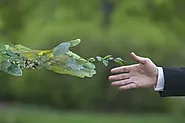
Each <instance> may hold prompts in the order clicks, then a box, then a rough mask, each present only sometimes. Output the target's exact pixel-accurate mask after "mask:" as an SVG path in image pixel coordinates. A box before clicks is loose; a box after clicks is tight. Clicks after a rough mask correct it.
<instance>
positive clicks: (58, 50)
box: [53, 42, 71, 56]
mask: <svg viewBox="0 0 185 123" xmlns="http://www.w3.org/2000/svg"><path fill="white" fill-rule="evenodd" d="M70 45H71V44H70V43H69V42H64V43H61V44H60V45H58V46H57V47H55V48H54V49H53V55H54V56H59V55H62V54H65V53H67V52H68V51H69V47H70Z"/></svg>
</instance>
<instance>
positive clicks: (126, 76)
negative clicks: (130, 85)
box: [109, 73, 130, 81]
mask: <svg viewBox="0 0 185 123" xmlns="http://www.w3.org/2000/svg"><path fill="white" fill-rule="evenodd" d="M129 78H130V77H129V74H128V73H125V74H118V75H112V76H110V77H109V80H110V81H118V80H122V79H129Z"/></svg>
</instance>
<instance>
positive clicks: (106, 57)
mask: <svg viewBox="0 0 185 123" xmlns="http://www.w3.org/2000/svg"><path fill="white" fill-rule="evenodd" d="M110 58H112V55H107V56H105V57H104V58H103V59H104V60H108V59H110Z"/></svg>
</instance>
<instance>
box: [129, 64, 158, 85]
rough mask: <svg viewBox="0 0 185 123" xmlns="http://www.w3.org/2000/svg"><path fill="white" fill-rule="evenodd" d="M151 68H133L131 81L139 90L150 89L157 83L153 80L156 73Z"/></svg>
mask: <svg viewBox="0 0 185 123" xmlns="http://www.w3.org/2000/svg"><path fill="white" fill-rule="evenodd" d="M150 67H151V66H150V65H148V64H146V65H143V64H136V65H133V66H132V67H131V69H130V72H129V74H130V79H131V81H133V83H134V84H135V85H136V87H137V88H140V87H150V86H152V85H153V84H154V83H155V82H154V80H153V78H154V76H153V74H154V72H155V71H153V70H152V69H150ZM152 67H153V66H152Z"/></svg>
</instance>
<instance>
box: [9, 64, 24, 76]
mask: <svg viewBox="0 0 185 123" xmlns="http://www.w3.org/2000/svg"><path fill="white" fill-rule="evenodd" d="M6 72H7V73H8V74H10V75H14V76H22V70H21V68H20V67H19V66H17V65H15V64H12V65H10V66H9V67H8V68H7V70H6Z"/></svg>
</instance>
